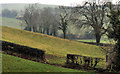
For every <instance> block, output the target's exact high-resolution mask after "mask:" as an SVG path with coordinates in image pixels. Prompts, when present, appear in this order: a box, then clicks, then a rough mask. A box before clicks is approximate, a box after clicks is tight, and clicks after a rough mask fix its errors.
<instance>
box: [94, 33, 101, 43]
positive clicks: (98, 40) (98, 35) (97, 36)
mask: <svg viewBox="0 0 120 74" xmlns="http://www.w3.org/2000/svg"><path fill="white" fill-rule="evenodd" d="M95 37H96V43H97V44H99V43H100V39H101V35H100V34H99V33H96V34H95Z"/></svg>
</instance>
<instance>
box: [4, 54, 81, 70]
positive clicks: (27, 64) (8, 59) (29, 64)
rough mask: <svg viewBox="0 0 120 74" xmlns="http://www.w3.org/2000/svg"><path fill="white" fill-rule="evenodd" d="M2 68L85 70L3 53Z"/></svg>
mask: <svg viewBox="0 0 120 74" xmlns="http://www.w3.org/2000/svg"><path fill="white" fill-rule="evenodd" d="M2 70H3V72H83V71H80V70H74V69H68V68H62V67H57V66H51V65H48V64H43V63H37V62H33V61H30V60H25V59H22V58H18V57H15V56H11V55H6V54H2Z"/></svg>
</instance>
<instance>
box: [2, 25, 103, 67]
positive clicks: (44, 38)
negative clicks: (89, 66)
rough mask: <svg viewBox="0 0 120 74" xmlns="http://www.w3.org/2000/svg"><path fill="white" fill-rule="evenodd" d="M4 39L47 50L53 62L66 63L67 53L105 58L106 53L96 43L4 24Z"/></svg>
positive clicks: (49, 59) (47, 54)
mask: <svg viewBox="0 0 120 74" xmlns="http://www.w3.org/2000/svg"><path fill="white" fill-rule="evenodd" d="M2 40H5V41H9V42H13V43H16V44H20V45H25V46H29V47H33V48H38V49H42V50H44V51H46V53H45V54H46V59H47V61H48V62H49V63H51V64H61V65H64V64H65V61H66V55H67V54H78V55H84V56H89V57H100V58H105V53H104V52H102V51H101V50H100V47H98V46H96V45H90V44H85V43H81V42H76V41H72V40H67V39H62V38H57V37H53V36H48V35H45V34H40V33H34V32H30V31H24V30H18V29H14V28H9V27H5V26H2ZM103 64H104V65H103ZM103 64H100V66H105V62H103Z"/></svg>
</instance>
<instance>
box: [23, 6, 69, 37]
mask: <svg viewBox="0 0 120 74" xmlns="http://www.w3.org/2000/svg"><path fill="white" fill-rule="evenodd" d="M68 16H69V13H68V12H67V10H65V9H64V7H59V8H54V9H53V8H49V7H46V8H44V9H40V8H39V6H38V5H37V4H33V5H29V6H28V7H27V8H26V9H25V12H24V16H23V18H24V21H25V22H26V24H27V26H26V27H25V30H28V31H33V32H39V33H43V34H47V35H53V36H57V32H58V30H62V32H63V34H64V38H66V30H67V25H68Z"/></svg>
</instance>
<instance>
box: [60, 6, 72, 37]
mask: <svg viewBox="0 0 120 74" xmlns="http://www.w3.org/2000/svg"><path fill="white" fill-rule="evenodd" d="M59 10H60V13H59V29H60V30H62V32H63V36H64V39H65V38H66V31H67V28H68V25H69V18H70V9H68V8H67V7H64V6H60V7H59Z"/></svg>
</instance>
